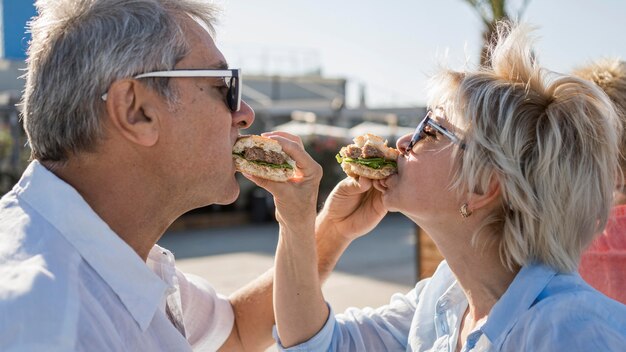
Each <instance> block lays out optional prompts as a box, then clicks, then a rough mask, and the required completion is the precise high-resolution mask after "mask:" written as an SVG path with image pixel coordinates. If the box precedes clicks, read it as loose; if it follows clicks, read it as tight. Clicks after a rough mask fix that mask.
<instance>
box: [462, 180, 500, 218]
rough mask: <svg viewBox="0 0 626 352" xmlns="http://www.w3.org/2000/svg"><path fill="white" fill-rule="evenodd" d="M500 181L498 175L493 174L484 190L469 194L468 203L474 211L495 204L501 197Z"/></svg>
mask: <svg viewBox="0 0 626 352" xmlns="http://www.w3.org/2000/svg"><path fill="white" fill-rule="evenodd" d="M500 194H501V192H500V181H499V180H498V177H497V176H496V175H493V174H492V175H491V177H490V178H489V185H488V186H487V189H486V190H484V191H483V192H480V193H479V192H472V193H470V194H469V195H468V198H469V201H468V204H469V206H470V208H471V209H472V211H476V210H478V209H480V208H483V207H486V206H489V205H490V204H493V203H494V202H495V201H496V200H497V199H498V198H500Z"/></svg>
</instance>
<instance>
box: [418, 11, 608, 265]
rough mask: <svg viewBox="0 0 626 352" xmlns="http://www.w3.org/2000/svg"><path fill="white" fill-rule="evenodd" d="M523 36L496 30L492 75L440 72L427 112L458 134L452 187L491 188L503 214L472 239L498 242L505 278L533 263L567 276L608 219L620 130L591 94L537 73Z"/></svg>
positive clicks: (604, 103) (595, 92)
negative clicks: (437, 112)
mask: <svg viewBox="0 0 626 352" xmlns="http://www.w3.org/2000/svg"><path fill="white" fill-rule="evenodd" d="M530 31H531V29H530V28H529V27H528V26H523V25H511V24H508V23H500V24H499V26H498V39H497V41H496V44H495V45H493V46H492V50H491V56H490V57H491V61H490V63H489V66H488V67H482V68H480V69H478V70H476V71H474V72H455V71H451V70H444V71H443V72H441V74H439V75H438V76H437V77H436V79H435V81H434V85H433V86H432V89H431V93H432V94H433V95H432V96H433V98H431V99H430V101H429V105H430V106H442V107H443V108H444V111H445V112H446V114H447V116H448V118H449V119H450V121H451V122H452V123H454V124H455V125H457V126H461V129H462V130H463V132H462V133H461V134H463V135H464V138H465V143H466V149H465V151H464V152H460V153H458V154H457V158H456V164H455V167H456V177H455V182H454V184H453V185H452V186H453V187H454V188H456V189H458V190H472V191H474V192H476V193H481V192H482V191H484V190H486V189H488V185H489V182H490V180H491V179H492V178H493V177H495V178H496V179H497V180H498V183H499V187H500V191H501V202H502V206H501V207H500V208H499V209H498V210H497V211H495V212H494V213H493V214H491V216H490V217H487V218H486V219H485V220H484V223H483V224H482V226H481V227H480V229H479V230H478V231H477V232H476V234H475V237H474V240H475V241H476V240H477V239H478V238H479V237H478V236H480V235H484V234H486V232H487V231H492V232H493V233H496V234H501V235H498V236H497V237H496V238H498V239H499V248H500V257H501V260H502V262H503V264H504V265H505V266H507V267H508V268H511V269H513V268H514V267H515V266H524V265H526V264H529V263H532V262H539V263H543V264H546V265H548V266H550V267H552V268H554V269H555V270H557V271H561V272H571V271H574V270H576V267H577V263H578V261H579V258H580V254H581V252H582V250H583V248H584V246H585V245H586V244H587V243H588V242H590V241H591V239H592V238H593V236H594V234H595V233H597V232H598V231H599V230H600V229H602V228H603V227H604V225H605V223H606V220H607V216H608V212H609V209H610V207H611V201H612V191H613V188H614V181H615V174H616V169H617V155H618V152H617V138H618V135H617V132H616V131H619V130H620V122H619V120H618V118H617V116H616V113H615V110H614V108H613V107H612V104H611V103H610V101H609V100H608V99H607V97H606V95H605V94H604V93H603V92H602V91H601V90H600V89H598V87H596V86H595V85H593V84H591V83H590V82H588V81H585V80H582V79H579V78H576V77H572V76H566V75H560V74H556V73H554V72H550V71H547V70H545V69H542V68H540V67H539V65H538V64H537V61H536V58H535V55H534V53H533V51H532V47H531V44H532V40H531V38H530V36H529V33H530Z"/></svg>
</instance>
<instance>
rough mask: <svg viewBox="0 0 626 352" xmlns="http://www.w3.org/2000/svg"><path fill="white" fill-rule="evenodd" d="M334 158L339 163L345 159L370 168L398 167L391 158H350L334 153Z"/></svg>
mask: <svg viewBox="0 0 626 352" xmlns="http://www.w3.org/2000/svg"><path fill="white" fill-rule="evenodd" d="M335 159H337V162H338V163H339V164H341V163H342V162H344V161H345V162H347V163H356V164H361V165H365V166H368V167H371V168H372V169H382V168H383V167H385V166H392V167H398V164H397V163H396V162H395V161H393V160H385V159H383V158H371V159H363V158H358V159H352V158H348V157H342V156H341V155H339V154H337V155H335Z"/></svg>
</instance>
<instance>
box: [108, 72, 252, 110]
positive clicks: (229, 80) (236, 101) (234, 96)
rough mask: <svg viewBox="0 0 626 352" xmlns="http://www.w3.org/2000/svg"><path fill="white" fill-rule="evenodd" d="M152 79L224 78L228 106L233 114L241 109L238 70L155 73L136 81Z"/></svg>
mask: <svg viewBox="0 0 626 352" xmlns="http://www.w3.org/2000/svg"><path fill="white" fill-rule="evenodd" d="M151 77H217V78H223V79H224V83H225V84H226V86H227V87H228V90H227V91H226V97H225V99H226V105H227V106H228V109H230V111H232V112H237V111H239V109H241V70H240V69H238V68H229V69H192V70H168V71H154V72H146V73H142V74H139V75H137V76H135V77H133V78H134V79H139V78H151ZM106 98H107V95H106V94H104V95H102V100H106Z"/></svg>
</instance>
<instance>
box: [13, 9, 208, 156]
mask: <svg viewBox="0 0 626 352" xmlns="http://www.w3.org/2000/svg"><path fill="white" fill-rule="evenodd" d="M36 7H37V10H38V12H39V14H38V16H36V17H34V18H33V20H32V21H31V22H30V23H29V28H30V31H31V33H32V41H31V42H30V46H29V49H28V59H27V64H28V66H27V73H26V75H25V76H26V87H25V91H24V95H23V98H22V105H23V107H22V108H23V109H22V110H23V118H24V126H25V129H26V134H27V136H28V141H29V144H30V147H31V157H32V158H35V159H38V160H41V161H52V162H56V161H60V162H63V161H66V160H67V159H68V157H69V156H70V155H71V154H76V153H80V152H90V151H93V150H95V148H96V147H97V146H98V143H99V142H100V141H101V140H102V138H103V137H104V131H103V128H102V124H101V116H103V113H104V108H105V105H104V103H103V101H102V100H101V96H102V95H103V94H104V93H106V92H107V90H108V88H109V86H110V85H111V84H112V83H113V82H114V81H116V80H118V79H122V78H128V77H132V76H134V75H136V74H139V73H142V72H147V71H153V70H169V69H172V68H173V67H174V65H175V64H176V63H177V62H178V61H180V60H181V59H182V58H183V57H184V56H185V55H186V54H187V53H188V52H189V49H190V48H189V45H188V43H187V41H186V38H185V36H184V33H183V30H182V28H181V23H180V16H181V15H188V16H191V17H192V18H194V19H196V20H197V21H199V22H200V23H201V24H202V25H203V26H205V27H206V28H207V29H208V30H209V31H210V33H211V34H212V35H213V34H214V23H215V17H216V13H217V9H216V7H215V6H214V5H211V4H208V3H207V2H206V1H202V0H38V1H37V2H36ZM146 84H148V85H149V86H150V87H151V88H153V89H155V91H157V92H158V93H159V94H161V95H163V96H164V97H165V99H166V100H167V101H168V102H172V101H173V100H174V98H175V92H171V91H170V89H169V85H168V80H167V79H149V80H146Z"/></svg>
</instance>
